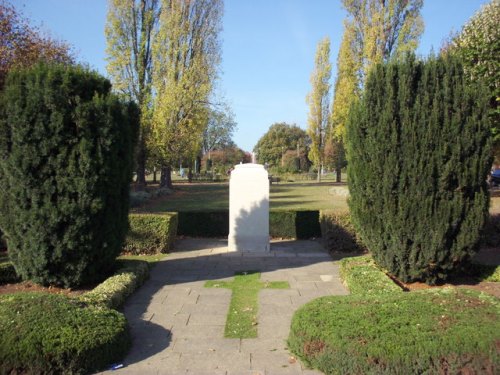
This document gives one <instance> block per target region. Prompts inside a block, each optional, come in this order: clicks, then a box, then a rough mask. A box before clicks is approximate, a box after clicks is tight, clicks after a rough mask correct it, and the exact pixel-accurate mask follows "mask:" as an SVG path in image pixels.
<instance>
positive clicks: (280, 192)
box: [132, 180, 500, 214]
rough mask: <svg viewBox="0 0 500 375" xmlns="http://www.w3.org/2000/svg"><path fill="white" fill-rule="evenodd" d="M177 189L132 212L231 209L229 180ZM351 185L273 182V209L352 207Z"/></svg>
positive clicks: (496, 208)
mask: <svg viewBox="0 0 500 375" xmlns="http://www.w3.org/2000/svg"><path fill="white" fill-rule="evenodd" d="M174 187H175V193H174V194H173V195H168V196H164V197H162V198H160V199H158V200H156V201H154V202H151V203H150V204H147V205H146V206H144V207H138V208H135V209H133V210H132V212H172V211H173V212H178V211H211V210H227V209H229V183H228V182H223V183H193V184H187V183H178V184H175V183H174ZM345 189H347V185H346V184H342V185H338V184H335V183H334V182H333V181H332V180H327V181H324V182H321V183H319V184H318V183H316V182H315V181H301V182H283V183H279V184H273V185H271V202H270V208H271V210H333V211H348V209H349V207H348V205H347V198H346V197H345V196H343V195H341V194H338V192H342V191H344V190H345ZM490 212H491V213H492V214H499V213H500V192H498V193H495V194H493V196H492V197H491V203H490Z"/></svg>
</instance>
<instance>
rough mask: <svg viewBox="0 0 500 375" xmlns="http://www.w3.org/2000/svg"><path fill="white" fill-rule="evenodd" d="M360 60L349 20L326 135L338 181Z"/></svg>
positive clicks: (338, 57) (343, 159)
mask: <svg viewBox="0 0 500 375" xmlns="http://www.w3.org/2000/svg"><path fill="white" fill-rule="evenodd" d="M359 69H360V60H359V58H357V57H356V39H355V33H354V25H353V23H352V21H348V20H346V21H344V34H343V35H342V42H341V44H340V49H339V53H338V56H337V78H336V79H335V89H334V90H335V91H334V95H333V103H332V113H331V122H330V127H329V131H328V136H327V142H328V143H329V145H330V148H331V149H333V150H335V153H334V157H335V160H334V165H335V171H336V175H337V182H340V181H341V178H340V176H341V170H342V167H343V166H344V164H345V150H344V138H345V123H346V121H347V116H348V114H349V108H350V106H351V104H352V102H353V100H356V98H357V97H358V96H359V91H360V89H359V85H358V79H357V74H358V72H359Z"/></svg>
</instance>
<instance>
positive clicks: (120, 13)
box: [105, 0, 160, 187]
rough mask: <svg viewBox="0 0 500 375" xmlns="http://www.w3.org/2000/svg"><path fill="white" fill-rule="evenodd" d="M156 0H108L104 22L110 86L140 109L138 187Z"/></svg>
mask: <svg viewBox="0 0 500 375" xmlns="http://www.w3.org/2000/svg"><path fill="white" fill-rule="evenodd" d="M159 5H160V1H159V0H109V3H108V16H107V23H106V29H105V32H106V39H107V48H106V53H107V55H108V57H107V59H106V60H107V61H108V65H107V71H108V74H109V76H110V78H111V80H112V82H113V87H114V88H115V90H117V91H118V92H119V93H121V94H123V95H124V96H125V97H126V98H127V99H129V100H134V101H135V102H136V103H137V104H138V105H139V108H140V109H141V126H140V131H139V139H138V142H137V150H136V173H137V184H138V186H139V187H144V186H145V185H146V173H145V169H146V159H147V150H146V144H147V136H148V132H149V127H150V122H151V119H150V118H151V100H152V96H151V79H152V47H153V38H154V35H155V33H156V32H157V27H158V18H159V11H160V6H159Z"/></svg>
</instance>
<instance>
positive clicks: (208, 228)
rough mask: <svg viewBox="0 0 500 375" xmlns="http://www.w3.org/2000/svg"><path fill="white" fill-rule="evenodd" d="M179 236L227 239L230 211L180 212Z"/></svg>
mask: <svg viewBox="0 0 500 375" xmlns="http://www.w3.org/2000/svg"><path fill="white" fill-rule="evenodd" d="M178 214H179V226H178V229H177V235H179V236H189V237H209V238H210V237H227V236H228V234H229V210H221V211H186V212H183V211H181V212H179V213H178Z"/></svg>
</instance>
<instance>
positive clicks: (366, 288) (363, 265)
mask: <svg viewBox="0 0 500 375" xmlns="http://www.w3.org/2000/svg"><path fill="white" fill-rule="evenodd" d="M340 277H341V278H342V281H343V282H344V284H345V286H346V287H347V289H349V291H350V292H351V294H356V295H373V294H378V295H380V294H393V293H400V292H402V291H403V290H402V289H401V288H400V287H399V286H398V285H396V284H395V283H394V282H393V281H392V280H391V279H390V278H389V276H387V274H386V273H385V272H384V270H382V269H380V267H378V266H377V265H376V264H375V262H374V261H373V258H372V257H371V256H370V255H364V256H358V257H352V258H344V259H342V260H341V261H340Z"/></svg>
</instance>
